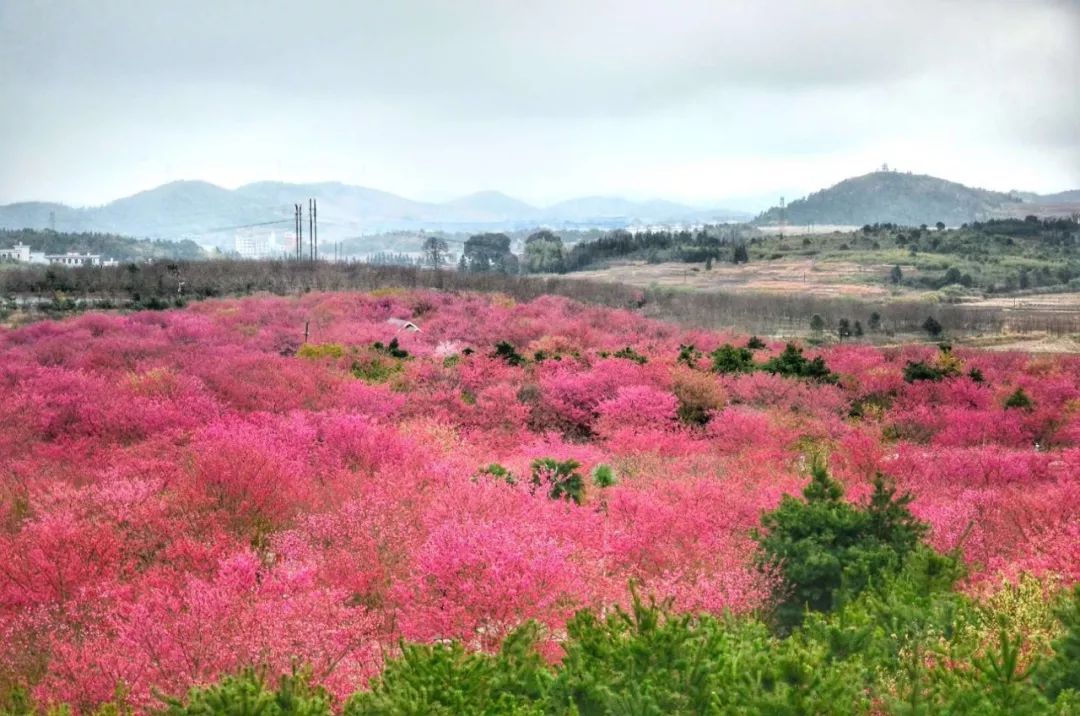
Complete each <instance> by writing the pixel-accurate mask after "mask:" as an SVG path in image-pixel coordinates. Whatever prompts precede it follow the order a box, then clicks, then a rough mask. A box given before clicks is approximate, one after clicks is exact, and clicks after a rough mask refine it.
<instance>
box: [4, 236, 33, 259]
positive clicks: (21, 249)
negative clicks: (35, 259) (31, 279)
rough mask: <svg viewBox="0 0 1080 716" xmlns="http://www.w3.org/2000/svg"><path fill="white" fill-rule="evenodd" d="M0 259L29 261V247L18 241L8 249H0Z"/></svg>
mask: <svg viewBox="0 0 1080 716" xmlns="http://www.w3.org/2000/svg"><path fill="white" fill-rule="evenodd" d="M0 261H18V262H20V263H30V247H29V246H27V245H26V244H24V243H23V242H21V241H20V242H19V243H17V244H15V245H14V246H12V247H11V248H10V249H0Z"/></svg>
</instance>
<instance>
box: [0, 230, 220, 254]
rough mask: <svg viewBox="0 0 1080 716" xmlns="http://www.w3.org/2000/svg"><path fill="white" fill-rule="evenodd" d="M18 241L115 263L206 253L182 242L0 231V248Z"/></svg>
mask: <svg viewBox="0 0 1080 716" xmlns="http://www.w3.org/2000/svg"><path fill="white" fill-rule="evenodd" d="M20 242H21V243H23V244H26V245H27V246H29V247H30V250H31V251H44V252H45V253H47V254H64V253H67V252H69V251H74V252H76V253H81V254H98V255H100V256H102V257H103V258H108V259H116V260H118V261H141V260H145V259H186V260H197V259H203V258H206V252H204V251H203V249H202V248H201V247H200V246H199V245H198V244H196V243H195V242H194V241H190V240H186V239H185V240H183V241H151V240H146V239H133V238H131V237H130V236H118V235H116V234H97V233H77V234H76V233H63V232H56V231H38V230H35V229H19V230H12V231H5V230H0V248H5V249H6V248H10V247H12V246H14V245H15V244H17V243H20Z"/></svg>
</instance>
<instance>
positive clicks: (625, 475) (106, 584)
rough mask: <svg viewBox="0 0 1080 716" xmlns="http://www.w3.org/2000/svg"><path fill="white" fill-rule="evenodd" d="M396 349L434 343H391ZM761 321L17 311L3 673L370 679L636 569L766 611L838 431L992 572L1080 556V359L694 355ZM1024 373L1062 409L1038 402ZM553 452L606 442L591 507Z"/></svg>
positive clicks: (573, 453)
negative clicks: (563, 483)
mask: <svg viewBox="0 0 1080 716" xmlns="http://www.w3.org/2000/svg"><path fill="white" fill-rule="evenodd" d="M392 318H402V319H408V320H410V321H413V322H414V323H416V324H417V325H419V326H420V327H421V331H420V332H412V331H409V330H405V329H403V328H401V327H400V326H399V324H398V323H394V322H388V321H389V319H392ZM305 339H306V342H307V347H306V348H310V350H306V349H304V348H305V347H304V344H305ZM394 339H396V340H397V344H396V345H397V346H398V349H399V350H402V351H406V352H407V353H408V357H407V358H400V357H394V356H392V355H391V354H390V353H389V352H388V351H387V350H386V349H385V348H382V349H380V348H378V347H376V346H375V344H376V343H379V344H381V345H382V346H384V347H385V346H386V345H388V344H389V343H390V341H392V340H394ZM730 341H738V342H740V343H744V342H745V337H739V336H734V335H719V334H715V333H708V332H704V331H690V330H684V329H680V328H678V327H676V326H673V325H670V324H664V323H659V322H654V321H649V320H645V319H643V318H641V317H639V316H637V315H635V314H633V313H631V312H629V311H614V310H607V309H599V308H591V307H587V306H583V305H580V304H576V303H573V302H570V301H567V300H564V299H561V298H554V297H545V298H541V299H538V300H535V301H532V302H530V303H524V304H515V303H514V302H513V301H512V300H510V299H508V298H506V297H502V296H497V295H496V296H483V295H475V294H467V295H452V294H443V293H434V292H404V291H402V292H382V293H381V294H378V295H374V294H357V293H337V294H309V295H306V296H303V297H299V298H271V297H259V298H248V299H242V300H217V301H208V302H205V303H201V304H196V305H192V306H191V307H189V308H188V309H185V310H177V311H166V312H146V313H137V314H131V315H117V314H87V315H84V316H82V317H79V318H74V319H71V320H67V321H63V322H46V323H38V324H34V325H30V326H27V327H24V328H21V329H17V330H4V331H3V332H2V333H0V396H2V399H0V555H2V557H0V645H3V646H2V648H0V686H3V685H4V684H12V683H22V684H26V685H28V686H30V687H31V688H32V689H33V691H34V694H35V696H36V697H37V698H38V699H40V700H41V702H42V703H48V702H50V701H61V700H62V701H68V702H71V703H73V704H75V705H76V707H78V708H83V709H89V708H91V707H92V706H93V705H94V704H95V703H98V702H100V701H103V700H106V699H108V698H109V697H110V696H111V695H112V694H113V692H114V689H115V688H116V686H117V684H118V683H123V684H124V685H125V687H126V688H127V689H129V690H130V693H131V694H132V697H133V698H134V699H135V700H136V702H137V703H142V704H145V703H148V702H149V700H150V699H151V694H152V693H153V691H154V690H155V689H156V690H158V691H164V692H170V693H171V692H178V691H182V690H184V689H185V688H186V687H187V686H189V685H190V684H192V683H200V682H207V681H210V680H213V679H216V678H218V677H219V676H220V675H221V674H223V673H226V672H231V671H235V670H237V669H238V668H240V667H242V666H244V665H246V664H253V663H254V664H262V665H267V666H269V667H270V668H271V669H275V670H284V669H288V668H289V666H290V665H291V663H292V662H293V661H294V660H297V659H299V660H301V661H303V662H306V663H309V664H310V665H311V666H312V668H313V670H314V673H315V675H316V677H317V678H318V680H319V681H320V682H321V683H324V684H326V685H327V686H328V687H329V688H330V689H331V690H332V691H334V692H335V693H336V694H338V695H344V694H347V693H349V692H351V691H353V690H355V689H356V688H358V687H359V686H360V685H362V684H363V682H364V681H365V680H366V679H367V678H369V677H370V676H372V675H373V674H375V673H377V672H378V670H379V668H380V666H381V659H382V658H383V655H385V654H386V653H388V652H392V650H393V649H394V648H395V646H396V644H398V643H399V640H400V639H402V638H406V639H417V640H437V639H448V638H457V639H461V640H463V641H465V642H466V643H468V644H470V645H473V646H476V647H478V648H492V647H494V646H496V645H497V644H498V642H499V640H500V639H501V637H502V636H503V635H505V634H506V633H507V632H508V631H509V630H511V629H513V628H514V627H515V626H517V625H519V624H521V623H522V622H523V621H524V620H528V619H535V620H538V621H540V622H541V623H543V624H544V625H545V626H546V627H547V634H548V636H549V645H548V646H549V648H550V653H551V654H552V655H557V648H556V645H557V643H558V640H559V638H560V634H561V633H562V632H561V630H562V627H563V625H564V623H565V621H566V619H567V618H568V616H570V615H571V614H572V613H573V612H574V610H576V609H579V608H582V607H592V608H596V609H599V610H604V609H605V608H609V607H610V606H611V605H613V604H616V603H625V601H626V600H627V598H628V590H627V584H628V583H629V582H631V581H634V582H636V583H637V584H638V585H639V589H640V591H643V592H645V593H651V594H653V595H655V596H657V597H661V598H671V599H673V600H674V602H675V604H676V606H677V607H678V608H683V609H691V610H708V611H711V612H717V613H719V612H722V611H724V610H735V611H744V610H749V609H754V608H756V607H758V606H760V605H761V604H762V603H763V600H764V599H765V597H766V595H767V593H768V588H769V586H770V585H769V582H768V579H767V577H765V576H763V575H761V574H759V573H758V572H757V571H756V569H755V568H754V566H753V541H752V539H751V531H752V530H753V529H754V528H755V527H756V526H757V525H758V524H759V518H760V515H761V513H762V511H764V510H768V509H771V508H772V507H773V506H775V505H776V504H777V502H778V501H779V500H780V498H781V496H782V495H784V494H790V493H796V492H798V491H799V490H800V489H801V487H802V486H803V484H804V483H805V477H804V476H805V471H806V465H807V459H808V456H809V455H811V454H813V453H826V454H828V456H829V463H830V466H831V469H832V471H833V472H834V474H835V475H836V476H837V477H838V478H839V479H841V480H842V481H843V482H844V483H845V485H846V486H847V488H848V493H849V496H850V497H851V498H852V499H865V497H866V495H867V494H868V492H869V489H870V488H869V486H870V483H871V480H872V478H873V476H874V475H875V473H877V472H879V471H880V472H883V473H885V474H886V475H889V476H891V477H892V478H893V479H894V480H895V481H896V483H897V485H898V487H899V488H900V489H901V490H902V491H910V492H911V493H912V494H913V495H914V501H913V503H912V509H913V510H914V511H915V512H916V514H918V515H919V516H920V517H921V518H922V519H924V520H926V521H928V522H929V523H930V525H931V528H932V529H931V534H930V539H931V542H932V543H933V544H934V545H935V546H937V547H938V548H940V549H959V550H961V552H962V553H963V554H964V556H965V558H966V559H967V561H968V563H969V565H970V568H971V577H970V582H971V584H972V586H973V587H974V586H978V585H985V584H990V583H993V582H995V581H996V580H1000V579H1002V578H1015V577H1016V576H1017V575H1018V574H1019V573H1021V572H1024V571H1026V572H1031V573H1035V574H1037V575H1055V576H1059V577H1060V578H1061V579H1063V580H1065V581H1075V580H1078V579H1080V550H1078V549H1077V547H1076V545H1077V544H1078V542H1080V359H1078V358H1076V357H1068V356H1056V357H1031V356H1026V355H1020V354H1006V353H998V354H995V353H983V352H975V351H967V350H962V349H959V348H958V349H956V350H955V351H954V355H953V358H955V359H956V360H957V361H959V363H960V364H961V368H960V369H959V370H956V371H953V374H952V375H950V376H949V377H945V378H944V379H942V380H939V381H920V382H915V383H907V382H905V380H904V377H903V375H904V366H905V364H906V363H907V362H908V361H926V362H933V361H934V360H936V359H937V352H938V349H937V348H936V347H933V346H908V347H903V348H888V349H879V348H874V347H869V346H861V345H848V346H839V347H834V348H826V349H821V350H814V349H807V355H808V357H813V356H816V355H819V354H820V355H822V356H823V357H824V358H825V361H826V363H827V364H828V366H829V368H830V369H831V370H832V371H833V372H835V373H836V374H838V375H839V376H840V380H839V383H838V384H836V385H829V384H819V383H814V382H809V381H805V380H798V379H791V378H785V377H781V376H777V375H771V374H768V373H765V372H753V373H749V374H740V375H716V374H713V373H710V372H709V371H708V360H707V358H705V359H702V360H701V361H699V362H698V365H697V366H695V367H688V366H687V365H685V364H681V363H679V362H678V356H679V353H680V346H682V345H690V344H693V345H695V346H696V348H697V349H698V350H700V351H703V352H704V353H707V352H708V351H710V350H713V349H715V348H716V347H717V346H719V345H720V344H722V343H724V342H730ZM502 342H506V343H508V344H509V345H510V346H512V347H513V348H514V350H515V352H516V355H517V357H518V358H519V359H520V360H516V359H514V360H508V359H507V355H506V354H505V351H504V354H503V355H497V354H496V346H497V345H498V344H499V343H502ZM628 348H629V349H632V350H630V351H627V350H626V349H628ZM782 349H783V344H782V343H778V342H777V343H770V344H769V345H768V346H767V348H765V349H761V350H758V351H756V356H755V360H756V361H757V362H758V363H763V362H764V361H765V360H766V359H767V358H769V357H771V356H773V355H777V354H778V353H779V352H780V351H781V350H782ZM642 358H644V359H645V360H644V362H643V361H642ZM365 361H366V363H365ZM358 364H363V365H366V366H368V367H367V368H364V369H362V370H361V369H357V367H356V366H357V365H358ZM372 365H376V366H377V367H378V368H379V370H381V371H383V372H381V373H378V372H373V369H372V368H371V366H372ZM972 368H977V369H978V371H977V372H978V373H979V374H981V381H980V380H976V379H973V378H972V377H971V376H970V375H969V371H970V369H972ZM365 371H367V372H365ZM680 386H681V387H680ZM1017 388H1022V389H1023V391H1024V393H1025V394H1026V395H1027V396H1028V397H1029V398H1030V405H1029V406H1027V407H1023V406H1021V407H1013V408H1007V407H1006V401H1007V400H1008V398H1009V396H1010V395H1012V394H1013V393H1014V392H1015V391H1016V390H1017ZM691 394H692V395H694V396H697V398H694V400H701V401H705V402H704V403H702V404H703V405H705V406H706V407H704V408H702V407H701V406H700V405H699V406H698V408H697V410H698V411H697V412H696V413H692V412H688V411H686V410H684V408H686V407H687V406H686V405H684V401H686V400H690V399H689V398H687V397H686V396H687V395H691ZM680 396H681V397H680ZM691 414H693V415H695V416H696V417H695V418H694V419H687V416H688V415H691ZM680 416H681V417H682V419H680ZM703 418H704V420H703ZM541 458H552V459H554V460H556V461H559V462H567V461H573V462H574V463H576V464H577V467H576V468H574V469H575V470H576V471H577V473H578V474H579V475H580V476H581V478H582V479H583V481H584V483H585V489H584V497H583V499H582V500H581V504H576V503H575V502H574V501H571V500H556V499H551V497H550V496H549V495H548V493H547V491H546V489H536V486H535V485H534V484H533V483H532V479H531V478H532V471H533V469H534V468H533V462H534V461H535V460H538V459H541ZM496 468H497V469H496ZM598 468H600V470H598ZM601 471H603V472H604V473H605V474H607V473H608V471H610V475H612V476H613V477H614V484H611V485H607V484H604V485H603V486H602V485H601V484H597V483H596V482H594V477H593V476H594V474H599V473H600V472H601Z"/></svg>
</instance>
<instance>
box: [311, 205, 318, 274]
mask: <svg viewBox="0 0 1080 716" xmlns="http://www.w3.org/2000/svg"><path fill="white" fill-rule="evenodd" d="M311 220H312V222H313V223H312V225H313V226H314V227H315V228H314V231H313V232H312V235H311V236H312V238H313V239H314V241H315V260H316V261H318V260H319V200H318V199H312V200H311Z"/></svg>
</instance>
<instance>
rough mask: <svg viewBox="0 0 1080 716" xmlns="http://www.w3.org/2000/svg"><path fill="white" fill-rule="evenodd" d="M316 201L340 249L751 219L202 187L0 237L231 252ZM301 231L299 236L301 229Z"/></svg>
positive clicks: (623, 204)
mask: <svg viewBox="0 0 1080 716" xmlns="http://www.w3.org/2000/svg"><path fill="white" fill-rule="evenodd" d="M309 197H314V198H315V199H317V200H318V204H319V206H318V219H319V237H320V239H324V240H326V241H337V240H340V239H344V238H347V237H354V236H359V235H363V234H371V233H376V232H380V231H392V230H402V229H405V230H410V229H428V230H448V231H499V230H506V229H515V228H528V227H532V226H537V225H545V226H551V227H554V228H566V227H580V226H596V227H600V228H620V227H624V226H627V225H630V224H634V223H671V222H702V221H709V222H722V221H732V220H745V219H749V218H750V215H749V214H746V213H745V212H739V211H729V210H725V209H713V210H707V209H700V208H695V207H690V206H684V205H682V204H676V203H672V202H663V201H645V202H635V201H629V200H626V199H619V198H609V197H588V198H582V199H574V200H570V201H566V202H561V203H559V204H555V205H553V206H550V207H546V208H541V207H535V206H532V205H530V204H527V203H525V202H523V201H520V200H518V199H515V198H513V197H510V196H507V195H505V194H502V193H499V192H494V191H485V192H479V193H476V194H470V195H468V196H464V197H461V198H459V199H455V200H453V201H448V202H444V203H433V202H421V201H414V200H411V199H407V198H405V197H401V196H398V195H396V194H391V193H389V192H384V191H379V190H376V189H370V188H366V187H360V186H350V185H347V184H341V183H338V182H325V183H317V184H289V183H284V182H269V181H268V182H256V183H253V184H246V185H244V186H241V187H238V188H237V189H232V190H230V189H224V188H222V187H219V186H216V185H214V184H210V183H208V182H202V181H176V182H172V183H169V184H165V185H162V186H159V187H157V188H154V189H150V190H147V191H143V192H139V193H138V194H134V195H132V196H129V197H125V198H123V199H117V200H116V201H113V202H110V203H108V204H105V205H104V206H99V207H87V208H75V207H70V206H67V205H64V204H57V203H45V202H23V203H18V204H8V205H6V206H0V228H12V229H22V228H36V229H44V228H49V227H50V225H52V224H54V225H55V228H56V230H57V231H98V232H111V233H118V234H126V235H129V236H137V237H150V238H168V239H184V238H190V239H194V240H196V241H199V242H200V243H202V244H205V245H210V246H222V247H226V248H231V246H232V242H233V234H234V233H235V231H237V230H238V229H239V228H240V227H250V226H251V225H258V228H259V230H267V231H269V230H277V231H278V232H279V233H280V234H284V233H287V232H291V231H292V229H293V204H294V203H297V202H299V203H301V204H302V205H303V206H304V211H305V224H306V223H307V219H306V212H307V199H308V198H309ZM305 229H306V226H305Z"/></svg>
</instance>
